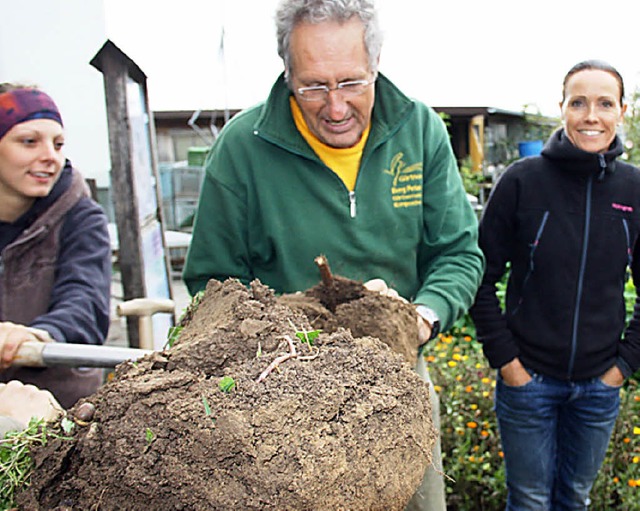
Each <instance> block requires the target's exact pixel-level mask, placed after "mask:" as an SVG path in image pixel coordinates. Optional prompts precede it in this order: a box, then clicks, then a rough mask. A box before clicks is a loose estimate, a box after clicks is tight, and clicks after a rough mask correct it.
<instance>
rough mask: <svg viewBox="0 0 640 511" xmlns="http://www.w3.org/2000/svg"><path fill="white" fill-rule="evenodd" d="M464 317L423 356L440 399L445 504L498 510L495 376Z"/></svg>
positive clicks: (500, 482) (500, 481)
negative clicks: (494, 407)
mask: <svg viewBox="0 0 640 511" xmlns="http://www.w3.org/2000/svg"><path fill="white" fill-rule="evenodd" d="M474 336H475V328H474V326H473V323H472V322H471V320H470V318H469V317H468V316H465V317H464V318H463V319H461V320H460V321H458V322H457V323H456V324H455V326H454V327H453V328H452V329H451V330H450V331H449V332H447V333H446V334H440V335H439V336H438V339H437V341H436V343H435V344H434V345H433V346H432V348H431V350H430V351H429V352H428V353H426V360H427V363H428V364H429V371H430V373H431V377H432V379H433V382H434V388H435V390H436V392H437V393H438V395H439V397H440V417H441V442H442V453H443V454H442V458H443V467H444V472H445V474H446V475H447V476H448V477H449V478H450V479H446V483H445V484H446V491H447V503H448V506H449V508H448V509H450V510H452V511H453V510H455V511H463V510H465V511H467V510H473V511H487V510H498V509H504V506H505V503H506V499H505V497H506V493H505V491H504V487H505V485H504V467H503V462H502V452H501V450H500V440H499V435H498V429H497V424H496V419H495V414H494V413H493V390H494V387H495V372H494V371H493V370H492V369H491V368H490V367H489V366H488V363H487V362H486V360H485V358H484V356H483V354H482V349H481V347H480V345H479V343H478V342H477V341H475V339H474Z"/></svg>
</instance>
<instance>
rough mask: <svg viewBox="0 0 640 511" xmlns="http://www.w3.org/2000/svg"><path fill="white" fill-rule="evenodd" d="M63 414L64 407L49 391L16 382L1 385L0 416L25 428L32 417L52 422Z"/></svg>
mask: <svg viewBox="0 0 640 511" xmlns="http://www.w3.org/2000/svg"><path fill="white" fill-rule="evenodd" d="M62 412H63V409H62V407H61V406H60V404H59V403H58V402H57V401H56V399H55V398H54V397H53V395H52V394H51V392H49V391H48V390H41V389H39V388H38V387H36V386H34V385H24V384H23V383H22V382H19V381H16V380H11V381H10V382H9V383H0V415H2V416H5V417H10V418H11V419H13V420H15V421H16V422H18V423H19V424H21V425H22V426H23V427H24V428H26V427H27V426H28V425H29V421H30V420H31V418H32V417H36V418H37V419H46V420H52V419H55V418H56V417H57V416H58V415H59V414H61V413H62Z"/></svg>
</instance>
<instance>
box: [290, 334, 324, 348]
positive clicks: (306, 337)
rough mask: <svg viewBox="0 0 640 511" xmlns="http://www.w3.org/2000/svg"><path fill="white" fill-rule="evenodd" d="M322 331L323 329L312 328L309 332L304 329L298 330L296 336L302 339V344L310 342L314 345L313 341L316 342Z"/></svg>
mask: <svg viewBox="0 0 640 511" xmlns="http://www.w3.org/2000/svg"><path fill="white" fill-rule="evenodd" d="M320 332H322V330H310V331H308V332H307V331H304V330H303V331H297V332H296V337H297V338H298V339H300V342H301V343H302V344H308V345H309V346H313V343H314V342H315V340H316V339H317V337H318V336H319V335H320Z"/></svg>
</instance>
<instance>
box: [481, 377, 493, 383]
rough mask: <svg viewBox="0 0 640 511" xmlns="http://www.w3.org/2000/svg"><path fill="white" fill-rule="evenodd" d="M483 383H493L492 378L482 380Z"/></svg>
mask: <svg viewBox="0 0 640 511" xmlns="http://www.w3.org/2000/svg"><path fill="white" fill-rule="evenodd" d="M480 381H481V382H482V383H489V382H491V378H487V377H486V376H485V377H484V378H482V380H480Z"/></svg>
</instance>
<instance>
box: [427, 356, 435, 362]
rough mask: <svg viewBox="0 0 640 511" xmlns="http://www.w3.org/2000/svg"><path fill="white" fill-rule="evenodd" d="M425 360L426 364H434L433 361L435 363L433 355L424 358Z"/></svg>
mask: <svg viewBox="0 0 640 511" xmlns="http://www.w3.org/2000/svg"><path fill="white" fill-rule="evenodd" d="M426 360H427V362H435V361H436V357H434V356H433V355H429V356H428V357H427V358H426Z"/></svg>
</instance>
